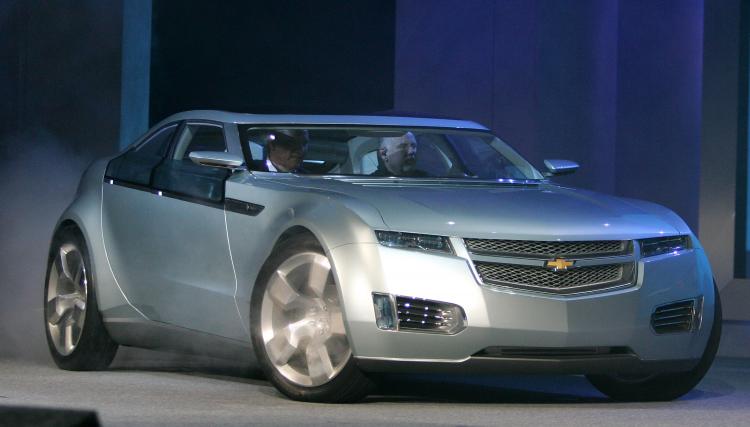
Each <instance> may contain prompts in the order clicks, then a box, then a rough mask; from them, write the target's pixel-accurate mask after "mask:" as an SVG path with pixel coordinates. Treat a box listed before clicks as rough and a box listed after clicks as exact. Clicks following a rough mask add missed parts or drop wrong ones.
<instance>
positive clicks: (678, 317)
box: [651, 299, 697, 334]
mask: <svg viewBox="0 0 750 427" xmlns="http://www.w3.org/2000/svg"><path fill="white" fill-rule="evenodd" d="M696 315H697V310H696V304H695V300H693V299H691V300H685V301H678V302H674V303H670V304H665V305H662V306H659V307H656V310H654V312H653V314H651V327H653V328H654V332H656V333H657V334H669V333H674V332H688V331H691V330H692V329H693V326H694V322H695V321H696V318H697V317H696Z"/></svg>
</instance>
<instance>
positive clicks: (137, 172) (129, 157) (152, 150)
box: [107, 123, 177, 185]
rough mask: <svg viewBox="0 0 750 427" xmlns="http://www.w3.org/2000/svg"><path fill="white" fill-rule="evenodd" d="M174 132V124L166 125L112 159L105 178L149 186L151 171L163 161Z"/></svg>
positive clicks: (175, 128) (175, 127) (175, 125)
mask: <svg viewBox="0 0 750 427" xmlns="http://www.w3.org/2000/svg"><path fill="white" fill-rule="evenodd" d="M176 130H177V124H176V123H175V124H171V125H167V126H165V127H163V128H161V129H159V130H157V131H156V132H154V133H153V134H152V135H151V136H149V137H148V138H147V139H146V140H145V141H143V142H142V143H141V144H138V145H137V146H136V147H135V148H131V149H130V150H128V151H126V152H125V153H124V154H122V155H121V156H119V157H117V158H115V159H113V160H112V161H110V162H109V165H108V166H107V176H108V177H110V178H114V179H117V180H119V181H125V182H129V183H133V184H140V185H149V183H150V182H151V171H152V170H153V169H154V167H155V166H157V165H158V164H159V163H161V161H162V160H163V159H164V156H165V155H166V154H167V150H168V149H169V143H170V142H171V141H172V138H173V137H174V134H175V131H176Z"/></svg>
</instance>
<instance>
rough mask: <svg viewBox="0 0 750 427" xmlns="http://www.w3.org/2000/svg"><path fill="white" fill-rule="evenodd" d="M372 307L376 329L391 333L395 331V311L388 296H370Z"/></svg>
mask: <svg viewBox="0 0 750 427" xmlns="http://www.w3.org/2000/svg"><path fill="white" fill-rule="evenodd" d="M372 305H373V306H374V307H375V322H376V324H377V325H378V328H380V329H385V330H387V331H392V330H395V329H397V327H398V325H397V323H396V310H395V309H394V304H393V300H392V299H391V296H390V295H388V294H372Z"/></svg>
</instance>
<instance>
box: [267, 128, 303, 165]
mask: <svg viewBox="0 0 750 427" xmlns="http://www.w3.org/2000/svg"><path fill="white" fill-rule="evenodd" d="M308 140H309V137H308V134H307V131H306V130H304V129H276V130H274V131H272V132H270V133H269V134H268V136H267V137H266V147H268V159H269V160H270V161H271V162H272V163H273V164H274V166H275V167H276V168H277V169H278V170H279V171H281V172H289V171H291V170H294V169H297V168H299V166H300V164H302V159H303V158H304V157H305V151H306V150H307V141H308Z"/></svg>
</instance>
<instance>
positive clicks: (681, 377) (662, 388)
mask: <svg viewBox="0 0 750 427" xmlns="http://www.w3.org/2000/svg"><path fill="white" fill-rule="evenodd" d="M714 301H715V302H714V318H713V325H712V326H711V334H710V335H709V338H708V343H706V349H705V350H704V351H703V356H702V357H701V359H700V362H698V365H696V367H695V368H693V369H692V370H690V371H687V372H676V373H667V374H656V375H651V376H645V377H642V378H637V377H635V378H629V377H627V376H619V375H587V376H586V378H587V379H588V380H589V382H591V384H592V385H593V386H594V387H596V388H597V389H598V390H599V391H601V392H602V393H604V394H606V395H607V396H609V397H611V398H613V399H615V400H622V401H665V400H674V399H677V398H678V397H680V396H683V395H685V394H687V393H688V392H689V391H690V390H692V389H693V387H695V386H696V385H698V383H699V382H700V381H701V379H703V377H704V376H705V375H706V372H708V369H709V368H710V367H711V363H712V362H713V360H714V357H715V356H716V351H717V350H718V349H719V339H720V338H721V322H722V314H721V299H720V297H719V290H718V289H717V288H716V284H714Z"/></svg>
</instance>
